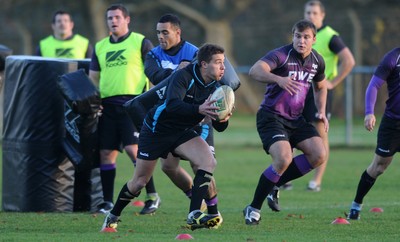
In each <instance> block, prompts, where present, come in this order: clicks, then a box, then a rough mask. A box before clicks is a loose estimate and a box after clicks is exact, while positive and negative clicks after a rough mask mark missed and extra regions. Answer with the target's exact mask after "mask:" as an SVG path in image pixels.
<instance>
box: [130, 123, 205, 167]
mask: <svg viewBox="0 0 400 242" xmlns="http://www.w3.org/2000/svg"><path fill="white" fill-rule="evenodd" d="M198 136H199V134H197V132H196V131H194V130H193V129H187V130H183V131H182V130H180V131H176V132H168V133H159V132H153V131H152V130H150V129H149V128H148V127H147V126H146V125H143V126H142V130H141V131H140V139H139V150H138V154H137V157H138V158H140V159H142V160H156V159H158V158H160V157H161V158H164V159H166V158H167V156H168V153H170V152H172V153H173V151H174V150H175V149H176V148H177V147H178V146H180V145H181V144H183V143H185V142H186V141H188V140H191V139H193V138H195V137H198Z"/></svg>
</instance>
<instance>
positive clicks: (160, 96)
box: [156, 86, 167, 100]
mask: <svg viewBox="0 0 400 242" xmlns="http://www.w3.org/2000/svg"><path fill="white" fill-rule="evenodd" d="M165 90H167V86H165V87H162V88H160V89H158V90H157V91H156V93H157V95H158V98H159V99H161V100H162V99H164V95H165Z"/></svg>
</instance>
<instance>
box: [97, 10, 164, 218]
mask: <svg viewBox="0 0 400 242" xmlns="http://www.w3.org/2000/svg"><path fill="white" fill-rule="evenodd" d="M129 23H130V16H129V12H128V10H127V9H126V8H125V7H124V6H123V5H121V4H113V5H111V6H110V7H109V8H108V9H107V25H108V28H109V31H110V33H111V35H110V36H108V37H106V38H104V39H102V40H100V41H99V42H97V44H96V46H95V49H94V52H93V56H92V61H91V63H90V68H89V69H90V70H89V76H90V78H91V79H92V80H93V82H94V83H95V84H97V85H98V86H99V89H100V95H101V100H102V101H101V102H102V107H103V111H102V116H101V117H100V119H99V127H98V130H99V142H100V175H101V183H102V186H103V199H104V203H102V204H100V205H99V207H98V211H99V212H102V213H107V212H108V211H110V210H111V209H112V208H113V206H114V204H113V197H114V181H115V176H116V159H117V156H118V152H119V151H122V150H125V152H126V153H127V155H128V156H129V158H130V159H131V160H132V162H133V163H134V164H136V153H137V149H138V147H137V142H138V137H139V132H138V130H137V129H136V127H135V126H134V125H133V123H132V121H131V119H130V117H129V116H128V114H127V113H126V112H125V109H124V107H123V106H122V105H123V104H124V103H125V102H127V101H128V100H131V99H132V98H134V97H136V96H138V95H140V94H141V93H143V91H145V90H146V89H147V88H148V79H147V77H146V75H145V73H144V60H145V57H146V55H147V53H148V52H149V51H150V50H151V49H152V48H153V47H154V46H153V44H152V43H151V42H150V40H148V39H146V38H145V36H143V35H142V34H139V33H135V32H131V31H130V30H129ZM146 192H147V198H146V199H150V200H156V201H157V202H156V204H155V206H156V209H157V208H158V207H159V204H160V199H159V197H158V194H157V192H156V189H155V187H154V183H153V179H151V180H150V181H149V182H148V183H147V185H146ZM154 211H155V210H154Z"/></svg>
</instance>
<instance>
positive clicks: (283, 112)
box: [260, 44, 325, 120]
mask: <svg viewBox="0 0 400 242" xmlns="http://www.w3.org/2000/svg"><path fill="white" fill-rule="evenodd" d="M261 60H262V61H264V62H266V63H267V64H268V65H269V66H270V68H271V73H273V74H275V75H278V76H282V77H285V76H294V78H295V80H296V81H298V82H300V83H301V90H300V91H299V92H298V93H297V94H295V95H293V96H291V95H290V94H289V92H287V91H286V90H284V89H282V88H281V87H279V85H278V84H276V83H273V84H268V85H267V87H266V92H265V95H264V100H263V101H262V103H261V106H260V108H261V109H264V110H266V111H269V112H272V113H275V114H278V115H280V116H282V117H284V118H286V119H289V120H296V119H298V118H299V117H300V116H301V113H302V111H303V108H304V103H305V99H306V96H307V92H308V90H309V89H310V87H311V85H312V84H311V83H312V82H320V81H322V80H324V78H325V74H324V71H325V62H324V60H323V58H322V57H321V55H319V54H318V53H317V52H316V51H315V50H314V49H313V50H312V52H311V53H310V55H308V56H307V57H306V58H305V59H303V58H302V56H301V55H300V54H299V53H298V52H297V51H296V50H295V49H294V48H293V45H292V44H290V45H285V46H282V47H280V48H277V49H275V50H272V51H270V52H268V53H267V54H266V55H265V56H264V57H262V58H261Z"/></svg>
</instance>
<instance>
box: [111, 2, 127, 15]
mask: <svg viewBox="0 0 400 242" xmlns="http://www.w3.org/2000/svg"><path fill="white" fill-rule="evenodd" d="M111 10H121V12H122V15H123V16H124V17H125V18H126V17H129V11H128V9H127V8H126V7H125V6H124V5H123V4H122V3H115V4H111V5H110V6H109V7H108V8H107V11H106V19H107V13H108V11H111Z"/></svg>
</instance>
